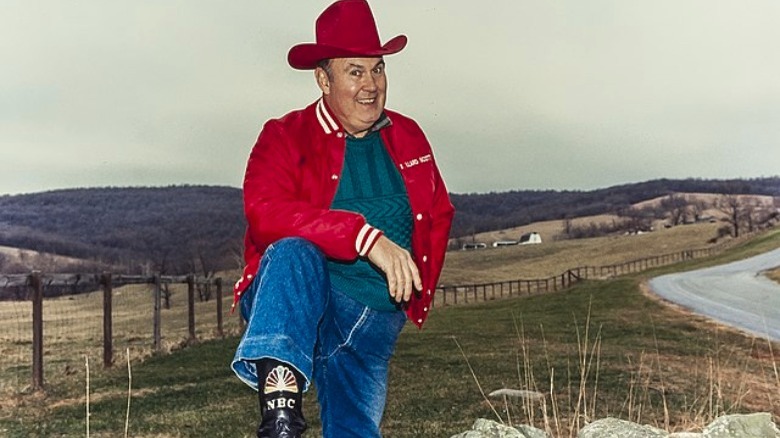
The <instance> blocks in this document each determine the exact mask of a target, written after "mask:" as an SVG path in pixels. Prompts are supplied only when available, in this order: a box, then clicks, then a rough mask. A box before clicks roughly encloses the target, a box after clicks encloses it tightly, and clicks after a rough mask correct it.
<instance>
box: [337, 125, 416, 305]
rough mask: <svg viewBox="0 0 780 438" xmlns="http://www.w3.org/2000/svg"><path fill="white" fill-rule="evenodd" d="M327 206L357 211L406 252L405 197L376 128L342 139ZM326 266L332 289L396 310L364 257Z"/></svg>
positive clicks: (375, 270)
mask: <svg viewBox="0 0 780 438" xmlns="http://www.w3.org/2000/svg"><path fill="white" fill-rule="evenodd" d="M331 208H332V209H337V210H348V211H354V212H357V213H360V214H362V215H363V216H364V217H365V218H366V221H367V222H368V223H369V224H371V225H372V226H373V227H375V228H378V229H380V230H382V231H383V232H384V234H385V236H386V237H387V238H388V239H390V240H392V241H393V242H395V243H396V244H397V245H399V246H401V247H402V248H406V249H407V250H411V235H412V209H411V207H410V206H409V197H408V196H407V194H406V187H405V186H404V183H403V180H402V179H401V175H400V174H399V173H398V170H397V169H396V168H395V164H393V161H392V160H391V159H390V155H389V154H388V153H387V149H386V148H385V145H384V143H383V142H382V137H381V136H380V134H379V132H372V133H370V134H368V135H366V136H365V137H363V138H352V137H348V138H347V151H346V155H345V157H344V170H343V171H342V173H341V179H340V181H339V187H338V191H337V192H336V196H335V198H334V200H333V204H332V205H331ZM328 270H329V272H330V281H331V286H332V287H333V288H334V289H336V290H338V291H340V292H343V293H345V294H347V295H349V296H350V297H352V298H354V299H355V300H357V301H359V302H361V303H363V304H365V305H366V306H368V307H371V308H372V309H376V310H384V311H393V310H397V309H398V307H397V305H396V304H395V301H393V300H392V298H391V297H390V294H389V292H388V289H387V280H385V276H384V274H383V273H382V272H381V271H380V270H379V269H378V268H376V267H375V266H373V265H372V264H370V263H369V262H368V261H367V260H365V259H358V260H357V261H354V262H350V263H346V262H339V261H335V260H329V261H328Z"/></svg>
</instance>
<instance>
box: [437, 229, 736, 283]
mask: <svg viewBox="0 0 780 438" xmlns="http://www.w3.org/2000/svg"><path fill="white" fill-rule="evenodd" d="M555 222H558V223H560V221H555ZM722 225H723V224H721V223H712V224H711V223H702V224H693V225H682V226H677V227H674V228H670V229H664V228H661V229H660V230H658V231H655V232H652V233H647V234H642V235H636V236H607V237H597V238H590V239H576V240H559V241H553V240H551V239H545V237H544V235H545V233H550V232H551V231H550V230H552V229H553V227H554V226H555V225H554V224H552V223H547V222H545V223H541V224H535V225H533V226H532V227H533V229H534V230H536V231H539V232H540V233H542V240H543V243H542V244H538V245H516V246H505V247H499V248H491V247H488V248H487V249H481V250H471V251H450V252H449V253H447V261H446V263H445V266H444V271H443V272H442V278H441V281H440V283H441V284H445V285H458V284H472V283H484V282H493V281H507V280H515V279H533V278H545V277H550V276H553V275H558V274H560V273H562V272H564V271H566V270H567V269H570V268H574V267H578V266H603V265H611V264H615V263H621V262H625V261H629V260H636V259H640V258H644V257H650V256H655V255H662V254H668V253H674V252H679V251H683V250H686V249H699V248H706V247H708V246H712V244H710V243H707V241H708V240H710V239H711V238H712V237H714V236H715V233H716V231H717V229H718V227H720V226H722ZM545 227H549V228H545ZM521 229H526V230H529V231H530V230H531V228H527V227H521ZM496 240H500V239H496Z"/></svg>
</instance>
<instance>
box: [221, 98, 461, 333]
mask: <svg viewBox="0 0 780 438" xmlns="http://www.w3.org/2000/svg"><path fill="white" fill-rule="evenodd" d="M385 113H386V114H387V115H388V117H389V118H390V121H391V125H390V126H387V127H385V128H382V129H381V130H380V133H381V135H382V140H383V141H384V143H385V145H386V147H387V149H388V152H389V154H390V157H391V158H392V160H393V161H394V162H395V164H396V165H397V166H398V170H399V171H400V173H401V177H402V178H403V180H404V183H405V185H406V190H407V193H408V195H409V203H410V205H411V208H412V214H413V216H414V221H413V223H414V225H413V230H412V256H413V258H414V260H415V263H416V264H417V267H418V269H419V271H420V276H421V279H422V284H423V290H422V291H421V293H420V294H419V295H417V294H413V297H412V300H411V302H410V303H409V306H408V308H407V315H408V316H409V318H410V319H411V320H412V322H414V323H415V324H416V325H417V326H418V327H421V326H422V324H423V322H424V321H425V319H426V318H427V316H428V311H429V310H430V307H431V301H432V300H433V295H434V293H435V291H436V284H437V282H438V280H439V275H440V274H441V269H442V265H443V264H444V253H445V251H446V249H447V240H448V237H449V233H450V225H451V223H452V216H453V214H454V211H455V210H454V208H453V207H452V204H451V203H450V199H449V195H448V194H447V189H446V187H445V186H444V181H443V180H442V178H441V174H440V173H439V169H438V168H437V167H436V163H435V161H434V159H433V153H432V151H431V146H430V144H429V143H428V140H427V139H426V138H425V134H423V132H422V130H421V129H420V127H419V126H418V125H417V123H415V122H414V121H413V120H412V119H410V118H408V117H405V116H403V115H401V114H398V113H395V112H392V111H385ZM345 149H346V134H345V131H344V129H343V128H342V127H341V125H340V124H339V123H338V121H337V120H336V118H335V117H333V116H332V115H331V113H330V110H329V109H328V107H327V105H326V104H325V102H324V101H323V100H322V99H320V100H318V101H316V102H315V103H313V104H311V105H309V106H308V107H306V108H305V109H303V110H298V111H293V112H291V113H289V114H287V115H285V116H284V117H282V118H280V119H273V120H269V121H268V122H267V123H266V124H265V126H264V127H263V130H262V131H261V132H260V136H259V137H258V139H257V143H256V144H255V147H254V148H253V149H252V153H251V154H250V156H249V162H248V163H247V169H246V175H245V177H244V213H245V214H246V218H247V223H248V227H247V234H246V238H245V250H244V258H245V260H246V267H245V268H244V273H243V275H242V277H241V278H240V279H239V280H238V281H237V282H236V285H235V287H234V305H235V302H238V300H239V299H240V297H241V294H242V293H243V291H244V290H246V289H247V288H248V287H249V285H250V283H251V282H252V278H253V276H254V275H255V274H256V273H257V269H258V266H259V264H260V257H261V256H262V254H263V252H264V251H265V249H266V248H267V247H268V245H270V244H271V243H273V242H275V241H277V240H279V239H282V238H285V237H302V238H304V239H307V240H309V241H310V242H312V243H314V244H315V245H317V246H318V247H319V248H320V249H321V250H322V251H323V253H324V254H325V255H326V256H327V257H330V258H333V259H338V260H354V259H355V258H357V257H358V256H364V255H365V254H366V253H367V252H368V250H369V249H370V248H371V246H372V245H373V243H374V242H375V240H376V239H377V238H378V237H379V236H380V231H379V230H375V229H374V228H373V227H371V225H370V224H367V223H366V220H365V218H364V217H363V216H362V215H360V214H358V213H354V212H350V211H344V210H331V209H330V205H331V202H332V201H333V197H334V196H335V195H336V189H337V188H338V185H339V178H340V176H341V170H342V166H343V162H344V153H345Z"/></svg>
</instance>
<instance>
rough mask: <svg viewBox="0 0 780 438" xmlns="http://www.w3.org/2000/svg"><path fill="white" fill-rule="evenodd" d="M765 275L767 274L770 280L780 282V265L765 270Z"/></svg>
mask: <svg viewBox="0 0 780 438" xmlns="http://www.w3.org/2000/svg"><path fill="white" fill-rule="evenodd" d="M764 275H766V276H767V278H769V279H770V280H773V281H776V282H778V283H780V267H777V268H774V269H770V270H768V271H766V272H764Z"/></svg>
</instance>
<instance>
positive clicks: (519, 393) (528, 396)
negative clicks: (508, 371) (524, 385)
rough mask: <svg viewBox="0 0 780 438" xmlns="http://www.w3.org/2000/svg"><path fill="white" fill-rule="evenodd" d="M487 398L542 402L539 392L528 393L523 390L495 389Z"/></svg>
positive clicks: (541, 395)
mask: <svg viewBox="0 0 780 438" xmlns="http://www.w3.org/2000/svg"><path fill="white" fill-rule="evenodd" d="M488 396H489V397H510V398H519V399H523V400H531V401H542V400H544V394H542V393H541V392H536V391H528V390H525V389H510V388H502V389H497V390H495V391H493V392H491V393H490V394H488Z"/></svg>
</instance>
